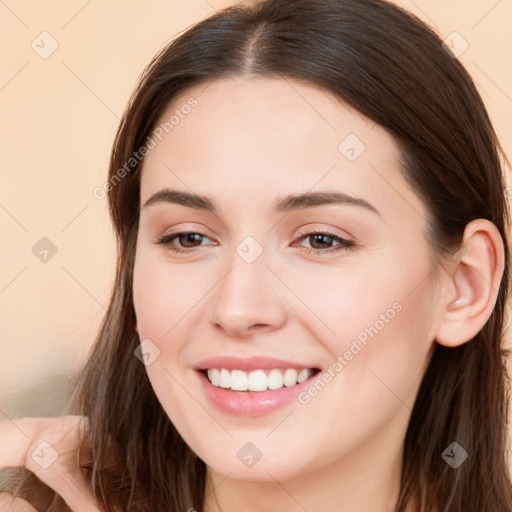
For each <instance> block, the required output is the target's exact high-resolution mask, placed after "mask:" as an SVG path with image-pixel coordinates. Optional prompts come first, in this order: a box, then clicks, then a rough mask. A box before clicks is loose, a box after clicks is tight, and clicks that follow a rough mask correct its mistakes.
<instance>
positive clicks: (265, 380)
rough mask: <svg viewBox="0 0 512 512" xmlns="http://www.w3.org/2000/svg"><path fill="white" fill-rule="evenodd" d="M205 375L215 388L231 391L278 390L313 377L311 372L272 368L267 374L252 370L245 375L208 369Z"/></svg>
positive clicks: (310, 370) (241, 372) (220, 369)
mask: <svg viewBox="0 0 512 512" xmlns="http://www.w3.org/2000/svg"><path fill="white" fill-rule="evenodd" d="M207 373H208V379H209V380H210V382H211V383H212V384H213V385H214V386H217V387H221V388H225V389H232V390H233V391H266V390H267V389H280V388H282V387H283V386H286V387H288V388H290V387H292V386H295V385H296V384H300V383H301V382H304V381H305V380H307V379H309V377H311V376H312V375H313V370H312V369H303V370H300V371H297V370H295V369H294V368H288V369H287V370H284V371H282V370H279V369H277V368H274V369H272V370H270V371H268V372H267V371H265V370H254V371H252V372H249V373H247V372H244V371H242V370H232V371H229V370H227V369H226V368H210V369H209V370H208V372H207Z"/></svg>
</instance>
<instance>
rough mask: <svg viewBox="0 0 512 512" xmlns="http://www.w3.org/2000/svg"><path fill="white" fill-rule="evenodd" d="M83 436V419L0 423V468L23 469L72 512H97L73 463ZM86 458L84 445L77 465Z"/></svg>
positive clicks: (85, 430) (85, 428)
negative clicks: (51, 491) (28, 471)
mask: <svg viewBox="0 0 512 512" xmlns="http://www.w3.org/2000/svg"><path fill="white" fill-rule="evenodd" d="M87 435H88V419H87V418H86V417H85V416H73V415H68V416H60V417H57V418H17V419H15V420H12V421H11V420H3V421H1V422H0V469H1V468H4V467H19V466H24V467H25V468H27V469H29V470H30V471H32V472H33V473H34V474H35V475H36V476H37V477H38V478H39V479H40V480H41V481H42V482H44V483H45V484H46V485H48V486H49V487H50V488H52V489H53V490H54V491H56V492H57V493H58V494H59V495H60V496H61V497H62V499H63V500H64V501H65V502H66V504H67V505H68V507H69V508H70V509H71V510H72V511H74V512H75V511H76V512H101V509H100V508H99V505H98V503H97V501H96V498H95V497H94V495H93V493H92V489H91V486H90V485H89V484H88V483H87V482H86V480H85V478H84V476H83V474H82V471H81V469H80V467H79V466H78V461H77V454H78V449H79V446H80V444H81V440H82V439H84V438H86V437H87ZM87 457H89V460H90V446H88V445H87V443H86V444H85V445H84V446H83V448H82V451H81V452H80V462H83V459H84V458H87Z"/></svg>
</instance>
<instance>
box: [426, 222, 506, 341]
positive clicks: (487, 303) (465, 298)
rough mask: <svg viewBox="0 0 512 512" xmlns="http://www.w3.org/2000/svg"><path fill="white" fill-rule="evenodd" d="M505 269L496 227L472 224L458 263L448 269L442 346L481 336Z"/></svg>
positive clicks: (440, 331)
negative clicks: (479, 333)
mask: <svg viewBox="0 0 512 512" xmlns="http://www.w3.org/2000/svg"><path fill="white" fill-rule="evenodd" d="M504 266H505V250H504V244H503V239H502V237H501V235H500V233H499V231H498V229H497V228H496V226H495V225H494V224H493V223H492V222H490V221H488V220H485V219H476V220H473V221H471V222H470V223H469V224H468V225H467V226H466V229H465V230H464V237H463V249H462V250H461V255H460V256H459V259H458V261H457V262H455V263H452V264H450V265H449V266H447V267H445V270H446V272H447V274H448V276H447V278H446V280H445V284H444V290H445V293H444V296H443V300H442V303H441V308H442V310H441V321H440V323H439V326H438V329H437V332H436V335H435V339H436V341H437V342H438V343H440V344H441V345H445V346H447V347H456V346H459V345H462V344H463V343H466V342H468V341H470V340H471V339H473V338H474V337H475V336H476V334H478V332H479V331H480V330H481V329H482V327H483V326H484V325H485V323H486V322H487V320H488V319H489V317H490V316H491V313H492V311H493V309H494V306H495V304H496V300H497V297H498V290H499V287H500V283H501V279H502V276H503V271H504Z"/></svg>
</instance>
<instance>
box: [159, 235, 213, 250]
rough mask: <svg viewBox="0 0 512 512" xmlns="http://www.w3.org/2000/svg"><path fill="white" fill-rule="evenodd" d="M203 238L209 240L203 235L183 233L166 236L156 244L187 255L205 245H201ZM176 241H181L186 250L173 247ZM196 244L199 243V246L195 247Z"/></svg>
mask: <svg viewBox="0 0 512 512" xmlns="http://www.w3.org/2000/svg"><path fill="white" fill-rule="evenodd" d="M202 237H204V238H208V237H207V236H206V235H204V234H203V233H196V232H193V231H183V232H181V233H174V234H170V235H164V236H163V237H161V238H159V239H158V240H157V241H156V242H155V243H157V244H160V245H164V246H166V248H167V249H169V250H170V251H172V252H176V253H187V252H192V251H193V250H194V248H195V247H198V245H204V244H201V238H202ZM175 239H177V240H179V242H180V243H183V244H184V246H185V249H182V248H180V247H176V246H174V245H172V242H173V241H174V240H175ZM196 242H199V244H198V245H194V244H195V243H196ZM188 244H192V245H188Z"/></svg>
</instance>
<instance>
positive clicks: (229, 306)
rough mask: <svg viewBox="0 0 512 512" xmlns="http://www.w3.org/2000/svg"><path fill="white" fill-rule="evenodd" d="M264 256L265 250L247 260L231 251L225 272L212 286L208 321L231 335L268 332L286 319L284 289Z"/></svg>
mask: <svg viewBox="0 0 512 512" xmlns="http://www.w3.org/2000/svg"><path fill="white" fill-rule="evenodd" d="M265 256H266V254H265V251H264V252H263V253H262V254H261V255H260V256H259V257H258V258H257V259H256V260H255V261H254V262H252V263H247V262H246V261H244V260H243V259H242V258H241V257H240V256H239V255H238V254H237V253H236V252H235V251H234V254H233V257H232V258H231V259H230V266H229V269H228V271H227V272H224V273H223V276H222V277H221V279H220V282H219V283H218V285H217V286H216V287H215V290H216V293H215V294H213V295H212V299H211V301H212V309H211V317H212V320H211V321H212V323H213V324H214V325H215V327H216V328H217V329H221V330H223V331H224V333H225V334H227V335H229V336H230V337H232V338H238V339H244V338H247V337H250V336H251V335H254V334H256V333H260V332H265V333H266V332H271V331H274V330H276V329H279V328H280V327H281V326H282V325H283V324H284V323H285V322H286V316H287V308H286V304H285V297H284V293H285V291H286V290H285V289H284V287H283V286H282V284H281V283H280V282H279V280H278V279H277V277H276V276H275V274H274V272H272V271H271V270H269V268H268V267H267V263H268V262H267V258H266V257H265ZM280 284H281V286H280Z"/></svg>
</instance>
